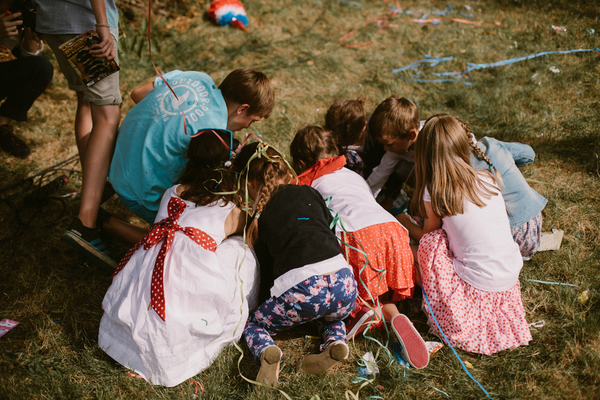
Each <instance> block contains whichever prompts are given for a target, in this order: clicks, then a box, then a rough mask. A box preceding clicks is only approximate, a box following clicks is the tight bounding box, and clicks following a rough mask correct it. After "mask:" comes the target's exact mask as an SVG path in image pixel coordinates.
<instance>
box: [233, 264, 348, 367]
mask: <svg viewBox="0 0 600 400" xmlns="http://www.w3.org/2000/svg"><path fill="white" fill-rule="evenodd" d="M356 296H357V291H356V280H355V279H354V274H353V273H352V271H351V270H350V269H349V268H343V269H341V270H339V271H337V272H335V273H333V274H331V275H315V276H312V277H310V278H308V279H306V280H305V281H303V282H300V283H299V284H297V285H296V286H294V287H292V288H290V289H288V290H287V291H286V292H285V293H283V294H282V295H281V296H279V297H271V298H270V299H268V300H267V301H265V302H264V303H262V304H261V305H259V306H258V308H257V309H256V311H255V312H254V313H253V314H251V315H250V317H249V318H248V322H247V323H246V328H245V330H244V337H245V338H246V343H247V344H248V348H250V351H251V352H252V354H253V355H254V360H255V361H256V362H257V363H259V364H260V355H261V353H262V352H263V350H264V349H266V348H267V347H268V346H273V345H275V342H274V341H273V339H272V338H271V333H272V334H275V333H277V332H282V331H284V330H287V329H290V328H292V327H294V326H296V325H301V324H304V323H306V322H310V321H314V320H320V322H321V327H320V329H319V331H320V334H321V336H322V337H323V340H324V342H323V344H322V345H321V351H323V350H324V349H325V348H326V347H327V346H328V345H329V344H330V343H333V342H336V341H342V342H344V343H345V342H346V326H345V324H344V322H343V321H342V320H343V319H344V318H346V317H347V316H348V315H350V313H351V312H352V311H353V310H354V307H355V305H356Z"/></svg>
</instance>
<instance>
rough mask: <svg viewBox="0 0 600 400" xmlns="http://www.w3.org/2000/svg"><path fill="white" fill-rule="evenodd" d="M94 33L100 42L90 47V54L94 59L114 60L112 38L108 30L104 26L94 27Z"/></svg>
mask: <svg viewBox="0 0 600 400" xmlns="http://www.w3.org/2000/svg"><path fill="white" fill-rule="evenodd" d="M96 32H98V36H100V39H101V42H100V43H99V44H94V45H92V50H90V54H91V55H93V56H94V57H96V58H106V59H107V60H114V59H115V49H114V46H113V41H112V37H111V35H110V28H108V27H106V26H96Z"/></svg>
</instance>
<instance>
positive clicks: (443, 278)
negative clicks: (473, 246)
mask: <svg viewBox="0 0 600 400" xmlns="http://www.w3.org/2000/svg"><path fill="white" fill-rule="evenodd" d="M418 256H419V266H420V269H421V279H422V283H423V287H424V289H425V293H426V294H427V297H428V298H429V303H430V304H431V307H432V309H433V312H434V314H435V317H436V319H437V321H438V323H439V324H440V327H441V328H442V330H443V331H444V334H445V335H446V337H447V338H448V340H449V341H450V343H451V344H452V345H453V346H456V347H458V348H459V349H462V350H465V351H469V352H473V353H479V354H487V355H491V354H494V353H497V352H499V351H502V350H505V349H514V348H517V347H519V346H522V345H526V344H528V343H529V341H530V340H531V339H532V338H531V333H530V332H529V327H528V325H527V321H526V320H525V310H524V309H523V302H522V301H521V286H520V284H519V283H517V284H516V285H515V286H513V287H512V288H511V289H509V290H506V291H504V292H486V291H483V290H479V289H476V288H474V287H473V286H471V285H469V284H468V283H466V282H465V281H463V280H462V279H461V278H460V277H459V276H458V275H457V274H456V273H455V271H454V266H453V261H452V260H453V258H454V257H453V255H452V253H451V252H450V250H449V248H448V238H447V236H446V232H444V230H443V229H438V230H435V231H433V232H430V233H428V234H426V235H424V236H423V238H422V239H421V241H420V243H419V253H418ZM423 309H424V311H425V313H426V314H427V318H428V322H429V326H430V328H431V331H432V332H433V333H434V334H436V335H438V336H441V335H440V333H439V330H438V328H437V326H436V325H435V322H434V321H433V318H432V317H431V312H430V310H429V307H428V306H427V304H426V303H425V300H423Z"/></svg>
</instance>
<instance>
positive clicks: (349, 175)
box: [311, 168, 398, 233]
mask: <svg viewBox="0 0 600 400" xmlns="http://www.w3.org/2000/svg"><path fill="white" fill-rule="evenodd" d="M311 186H312V187H313V188H315V189H317V191H318V192H319V193H321V196H323V198H325V199H327V198H328V197H331V202H330V203H329V206H328V207H329V208H330V209H332V210H335V212H337V213H338V214H339V216H340V217H341V219H342V222H343V223H344V228H345V229H346V231H347V232H356V231H358V230H360V229H363V228H366V227H368V226H371V225H377V224H384V223H386V222H398V220H396V218H394V217H393V216H392V214H390V213H389V212H387V211H385V209H383V208H382V207H381V205H379V204H378V203H377V201H375V198H374V197H373V196H372V195H371V191H370V190H369V186H368V185H367V182H365V180H364V179H363V177H362V176H360V175H359V174H357V173H356V172H354V171H350V170H349V169H348V168H342V169H339V170H337V171H335V172H331V173H329V174H327V175H323V176H321V177H319V178H317V179H315V180H314V182H313V183H312V185H311ZM340 230H341V228H340V226H339V223H338V226H337V227H336V232H338V233H339V232H340Z"/></svg>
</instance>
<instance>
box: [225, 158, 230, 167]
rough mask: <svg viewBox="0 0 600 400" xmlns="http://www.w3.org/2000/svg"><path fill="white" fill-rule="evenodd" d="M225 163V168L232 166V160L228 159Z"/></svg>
mask: <svg viewBox="0 0 600 400" xmlns="http://www.w3.org/2000/svg"><path fill="white" fill-rule="evenodd" d="M224 165H225V168H229V167H231V160H227V161H225V164H224Z"/></svg>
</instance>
